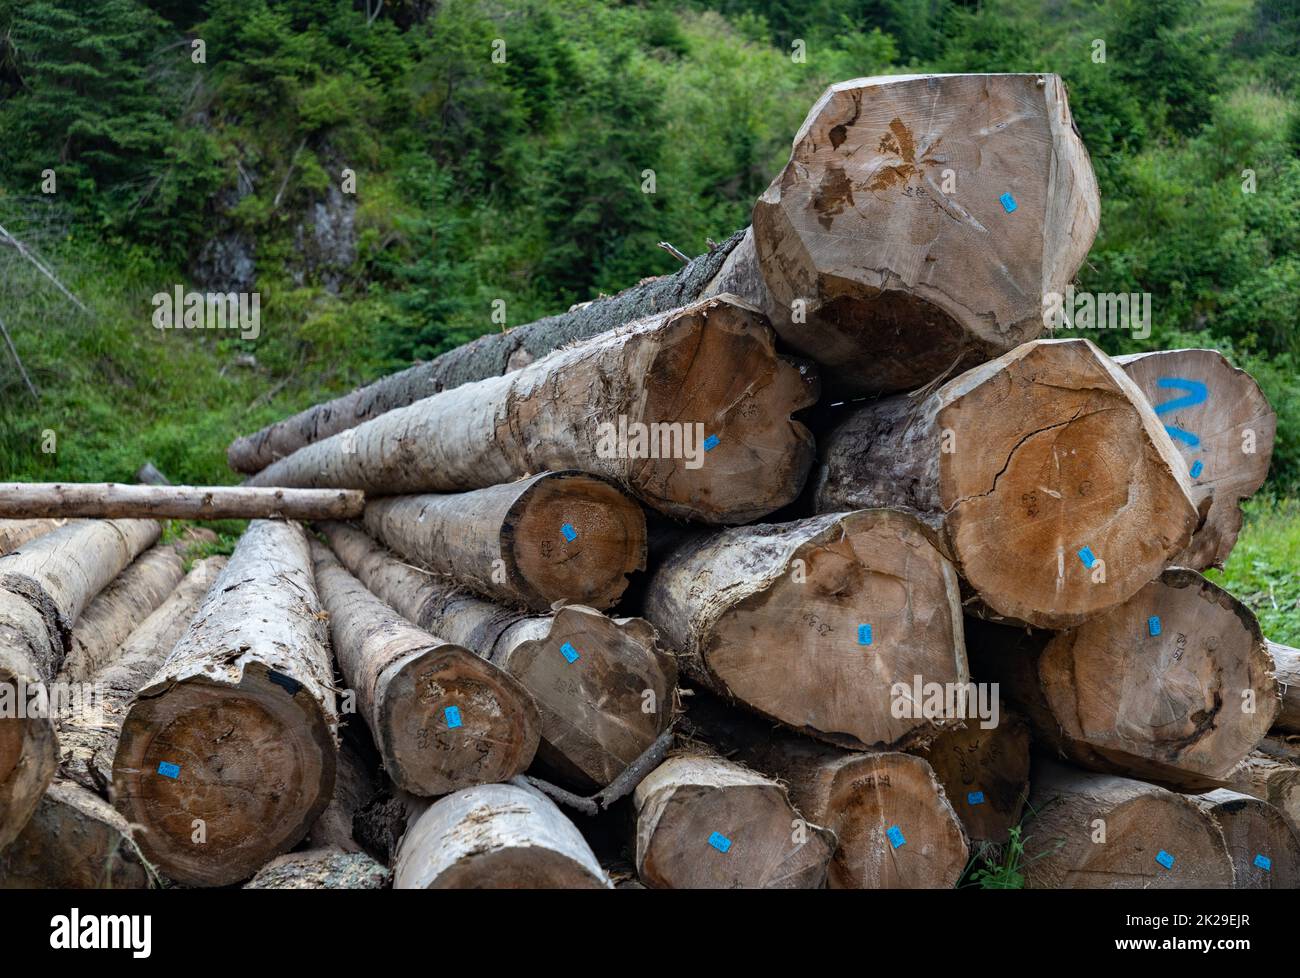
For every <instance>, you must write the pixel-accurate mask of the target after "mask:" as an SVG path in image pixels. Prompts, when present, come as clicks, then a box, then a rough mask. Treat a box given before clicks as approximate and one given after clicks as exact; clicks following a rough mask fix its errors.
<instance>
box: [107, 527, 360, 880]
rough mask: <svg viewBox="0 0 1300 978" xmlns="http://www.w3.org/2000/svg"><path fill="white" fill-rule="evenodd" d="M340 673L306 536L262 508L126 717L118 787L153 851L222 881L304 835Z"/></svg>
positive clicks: (185, 869) (325, 757)
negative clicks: (330, 647) (332, 657)
mask: <svg viewBox="0 0 1300 978" xmlns="http://www.w3.org/2000/svg"><path fill="white" fill-rule="evenodd" d="M332 685H333V669H332V666H331V662H330V655H329V650H328V645H327V636H326V625H325V616H324V615H323V614H322V612H321V607H320V600H319V598H318V597H317V593H316V586H315V583H314V581H313V577H312V567H311V553H310V550H309V548H308V543H307V538H306V536H305V534H304V533H303V531H302V528H301V527H299V526H298V525H297V524H296V523H281V522H273V521H268V520H259V521H256V522H254V523H253V524H251V525H250V526H249V528H248V530H247V532H246V533H244V535H243V537H242V538H241V539H240V541H239V546H238V547H237V548H236V550H235V553H234V555H233V556H232V557H231V558H230V562H229V564H227V565H226V569H225V570H224V571H223V572H222V574H221V577H220V578H219V579H218V580H217V582H216V583H215V584H214V585H213V587H212V589H211V591H209V592H208V595H207V597H206V598H205V599H204V601H203V603H202V604H201V605H200V607H199V610H198V613H197V614H196V615H195V617H194V620H193V621H192V622H191V623H190V626H189V628H188V629H187V630H186V632H185V635H184V636H183V637H182V638H181V640H180V641H179V642H178V643H177V644H176V647H175V649H173V651H172V653H171V655H169V656H168V657H167V660H166V661H165V662H164V663H163V665H162V667H161V668H160V669H159V670H158V672H157V674H156V675H155V676H154V677H153V678H152V679H151V680H150V681H149V683H148V684H147V685H146V686H145V687H144V688H143V689H141V690H140V693H139V695H138V696H137V698H136V700H135V703H134V705H133V706H132V707H131V711H130V713H129V714H128V715H127V718H126V721H125V723H124V724H123V726H122V734H121V738H120V741H119V744H118V750H117V756H116V758H115V760H114V762H113V786H114V793H115V794H114V797H115V802H116V804H117V806H118V809H119V810H120V811H121V812H122V813H123V814H124V815H125V816H126V817H127V819H128V820H129V821H131V822H133V823H136V824H139V825H141V826H143V827H144V830H145V831H144V834H143V836H142V838H141V848H142V849H143V850H144V851H145V854H146V856H148V857H149V858H150V859H151V860H152V861H153V862H155V863H156V864H158V865H159V866H160V867H161V868H162V869H163V871H164V872H165V873H166V874H167V875H168V876H170V877H171V878H173V879H175V880H177V881H178V882H181V883H186V884H189V885H193V886H222V885H228V884H230V883H236V882H239V881H240V880H244V879H247V878H248V877H249V876H251V875H252V874H253V873H254V872H256V871H257V870H258V869H259V868H261V867H262V866H264V865H265V864H266V863H267V861H268V860H270V859H271V858H272V857H273V856H276V855H279V854H280V853H282V852H285V851H287V850H288V849H290V848H292V847H293V846H294V845H295V844H296V843H298V842H299V841H300V840H301V839H302V837H303V836H304V835H305V834H306V833H307V830H308V829H309V828H311V826H312V823H313V822H315V820H316V818H317V816H319V815H320V813H321V811H322V809H324V808H325V806H326V804H327V803H328V802H329V799H330V793H331V790H332V788H333V784H334V771H335V750H336V743H335V729H336V725H337V718H336V714H335V704H334V692H333V689H332ZM200 838H202V839H203V841H198V840H199V839H200Z"/></svg>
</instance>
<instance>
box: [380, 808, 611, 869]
mask: <svg viewBox="0 0 1300 978" xmlns="http://www.w3.org/2000/svg"><path fill="white" fill-rule="evenodd" d="M393 887H394V889H399V890H445V889H479V890H491V889H612V888H613V886H612V884H611V883H610V881H609V879H608V878H607V877H606V876H605V872H604V870H602V869H601V868H600V864H599V863H598V862H597V861H596V856H595V854H594V853H593V852H592V851H591V847H590V846H588V845H587V842H586V840H585V839H583V837H582V835H581V833H579V832H578V830H577V828H576V827H575V826H574V825H573V823H572V822H570V821H569V820H568V819H567V818H565V816H564V815H563V813H561V811H560V810H559V809H558V808H556V807H555V805H554V803H552V802H551V801H550V799H548V798H547V797H546V796H544V795H543V794H541V793H540V792H537V791H533V790H531V789H529V788H522V787H519V786H518V785H514V784H485V785H479V786H478V787H475V788H466V789H464V790H463V791H458V792H456V793H455V794H452V795H448V796H446V797H445V798H442V799H440V800H438V801H436V802H434V803H433V804H432V805H430V806H429V808H428V810H427V811H425V812H424V814H422V815H421V816H420V817H419V818H418V819H417V820H416V821H415V822H414V823H413V824H412V825H411V827H410V829H409V830H408V831H407V833H406V836H405V838H403V839H402V844H401V848H400V850H399V851H398V854H397V861H396V864H395V865H394V872H393Z"/></svg>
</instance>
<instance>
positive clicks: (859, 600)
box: [645, 510, 967, 750]
mask: <svg viewBox="0 0 1300 978" xmlns="http://www.w3.org/2000/svg"><path fill="white" fill-rule="evenodd" d="M645 613H646V616H647V617H648V618H649V619H650V620H651V621H652V622H653V623H654V624H655V625H656V626H657V627H658V628H659V629H660V631H661V633H662V634H663V635H664V636H665V638H666V640H667V643H668V645H669V647H671V648H673V649H675V650H678V651H679V653H680V654H681V655H682V656H683V659H682V664H683V667H684V668H685V669H686V671H687V673H688V674H689V675H690V676H691V678H692V679H694V680H696V681H697V682H699V683H701V684H703V685H705V686H707V687H709V688H710V689H712V690H714V691H715V692H718V693H720V694H722V695H725V696H728V697H731V698H733V699H735V700H737V701H739V702H740V703H743V704H744V705H745V706H747V707H748V708H750V709H752V710H754V711H756V712H758V713H760V714H763V715H764V716H768V717H770V718H772V719H774V720H779V721H780V722H781V723H783V724H786V725H788V726H790V727H793V728H794V729H796V730H799V731H801V732H802V733H805V734H808V735H809V736H813V737H818V738H821V739H824V740H827V741H830V742H832V743H836V744H839V745H840V746H843V747H848V748H852V749H856V750H863V749H884V748H889V747H897V746H903V745H906V744H909V743H912V742H915V741H917V740H918V739H923V738H925V737H927V736H933V735H934V733H935V732H936V731H937V730H939V729H943V728H944V727H946V726H955V725H957V724H960V722H961V721H960V719H957V718H951V717H934V716H925V715H923V711H921V710H919V709H915V710H914V709H908V710H904V711H901V712H903V713H904V714H911V715H902V716H898V715H895V714H896V713H897V712H900V711H896V710H895V709H894V707H895V702H896V700H897V699H898V695H899V694H898V691H897V690H896V689H895V686H896V684H900V683H901V684H903V685H904V686H905V687H906V690H907V693H904V694H902V695H907V696H910V695H911V691H912V690H913V689H914V687H915V680H917V679H918V677H919V678H920V680H921V682H922V683H941V684H946V683H953V684H964V683H966V681H967V673H966V652H965V646H964V642H963V638H962V619H961V604H960V598H959V593H958V583H957V575H956V573H955V572H954V571H953V568H952V566H951V564H949V563H948V561H947V560H945V559H944V557H943V556H942V555H941V554H940V553H939V552H938V550H936V549H935V548H934V546H933V545H932V543H931V541H930V539H929V537H928V536H927V534H926V533H925V532H924V528H923V527H922V526H921V525H920V524H919V523H918V522H917V521H916V520H915V519H913V518H912V517H911V516H908V515H907V514H905V513H899V512H894V511H889V510H872V511H861V512H855V513H839V514H833V515H827V516H819V517H814V518H812V519H807V520H798V521H795V522H792V523H780V524H760V525H756V526H744V527H735V528H733V529H729V530H723V531H720V532H716V533H710V534H702V535H698V536H696V537H694V538H693V539H689V540H688V541H687V542H686V543H684V544H683V545H682V546H680V547H679V548H678V549H677V550H675V551H674V552H673V553H672V554H671V555H670V556H669V557H667V558H666V559H665V560H664V561H663V563H661V564H660V566H659V569H658V570H657V571H656V573H655V575H654V577H653V579H652V580H651V581H650V584H649V588H648V592H647V599H646V607H645ZM915 705H916V706H917V707H920V705H921V704H915Z"/></svg>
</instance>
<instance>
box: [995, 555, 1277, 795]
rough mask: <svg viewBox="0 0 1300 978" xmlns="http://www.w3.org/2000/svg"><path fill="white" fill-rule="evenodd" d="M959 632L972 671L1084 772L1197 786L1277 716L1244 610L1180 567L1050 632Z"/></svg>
mask: <svg viewBox="0 0 1300 978" xmlns="http://www.w3.org/2000/svg"><path fill="white" fill-rule="evenodd" d="M969 633H970V642H971V649H972V650H973V652H972V655H973V657H974V661H975V669H976V671H977V674H978V675H980V676H982V677H983V678H985V679H989V680H995V681H997V682H998V683H1000V685H1001V687H1002V690H1003V692H1004V693H1005V694H1006V695H1007V696H1008V697H1010V698H1011V699H1013V700H1015V701H1016V702H1018V703H1020V704H1021V705H1022V706H1023V707H1024V708H1025V710H1026V712H1027V715H1028V716H1029V717H1030V719H1031V720H1032V721H1033V722H1034V724H1035V726H1036V727H1037V732H1038V735H1039V736H1040V737H1041V738H1042V739H1043V740H1044V741H1045V742H1046V743H1048V744H1050V745H1052V746H1053V747H1055V748H1056V749H1057V750H1059V751H1060V752H1061V753H1062V754H1063V755H1064V756H1066V757H1068V758H1069V759H1070V760H1072V761H1073V762H1074V763H1076V764H1079V765H1081V766H1083V767H1087V768H1090V769H1092V770H1095V771H1107V772H1111V773H1115V774H1124V775H1132V776H1136V777H1142V778H1145V779H1147V780H1150V781H1157V782H1160V783H1162V784H1167V785H1169V786H1171V787H1174V788H1177V789H1180V790H1189V791H1197V790H1201V791H1204V790H1208V789H1210V788H1214V787H1216V786H1217V785H1218V784H1219V783H1220V782H1221V781H1222V780H1223V778H1225V777H1226V776H1227V775H1228V773H1229V772H1230V771H1231V770H1232V769H1233V768H1234V767H1236V765H1237V764H1238V763H1240V762H1241V760H1242V759H1243V758H1245V757H1246V755H1247V754H1249V753H1250V752H1251V750H1253V749H1254V748H1255V746H1256V745H1257V744H1258V743H1259V742H1260V740H1262V739H1263V737H1264V735H1265V734H1266V733H1267V732H1268V729H1269V727H1270V726H1271V725H1272V723H1273V717H1274V716H1276V714H1277V710H1278V693H1277V683H1276V680H1275V679H1274V678H1273V675H1272V663H1271V662H1270V661H1269V657H1268V653H1267V652H1266V651H1265V647H1264V638H1263V635H1262V634H1261V633H1260V630H1259V623H1258V622H1257V621H1256V620H1255V616H1254V615H1253V614H1251V612H1250V610H1249V609H1248V608H1246V606H1245V605H1243V604H1241V602H1239V601H1237V600H1236V599H1235V598H1233V597H1232V595H1230V594H1228V593H1227V592H1226V591H1224V590H1223V589H1222V588H1220V587H1218V586H1216V585H1214V584H1212V583H1210V582H1209V581H1207V580H1206V579H1205V578H1204V577H1202V576H1201V575H1200V574H1198V573H1196V572H1195V571H1192V570H1187V569H1185V568H1173V569H1171V570H1168V571H1166V572H1165V573H1164V574H1163V575H1161V576H1160V578H1159V579H1157V580H1155V581H1152V582H1151V583H1150V584H1148V585H1146V586H1145V587H1144V588H1143V589H1142V590H1141V591H1139V592H1138V593H1137V594H1136V595H1135V596H1134V597H1133V598H1132V599H1130V600H1129V601H1127V602H1125V603H1124V604H1123V605H1120V606H1119V607H1118V608H1115V609H1113V610H1112V611H1108V612H1106V613H1105V614H1103V615H1098V616H1097V617H1095V618H1093V619H1091V620H1090V621H1088V622H1085V623H1084V624H1082V625H1079V626H1078V627H1076V628H1073V629H1070V630H1068V631H1065V632H1061V633H1059V634H1057V635H1055V636H1051V637H1048V636H1043V635H1036V636H1024V633H1023V632H1018V631H1016V630H1013V629H996V626H986V627H984V628H980V627H973V628H971V629H970V631H969ZM1022 636H1023V637H1022ZM1036 647H1041V649H1042V651H1041V654H1039V655H1037V657H1036V659H1035V656H1034V650H1035V648H1036Z"/></svg>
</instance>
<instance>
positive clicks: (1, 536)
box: [0, 520, 67, 557]
mask: <svg viewBox="0 0 1300 978" xmlns="http://www.w3.org/2000/svg"><path fill="white" fill-rule="evenodd" d="M66 522H67V521H66V520H0V557H3V556H4V555H5V554H7V553H9V552H11V551H13V550H17V549H18V548H19V547H21V546H22V545H23V544H24V543H26V542H27V541H28V540H35V539H36V538H37V537H39V536H41V535H43V534H45V533H49V532H50V531H51V530H57V529H58V528H59V527H61V526H63V525H64V523H66Z"/></svg>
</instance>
